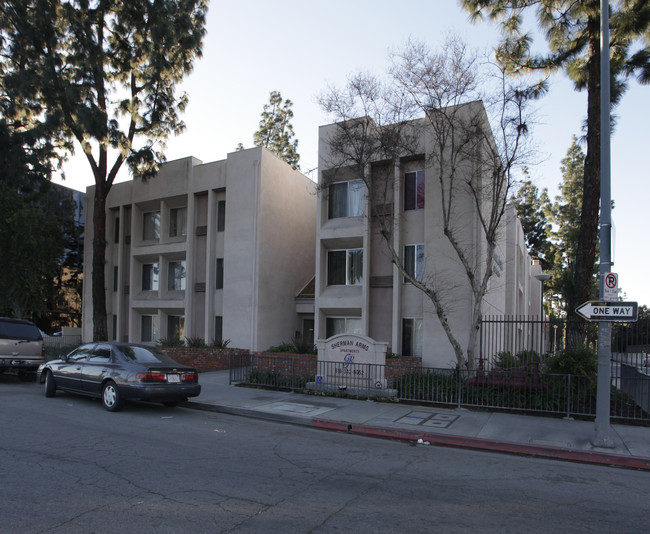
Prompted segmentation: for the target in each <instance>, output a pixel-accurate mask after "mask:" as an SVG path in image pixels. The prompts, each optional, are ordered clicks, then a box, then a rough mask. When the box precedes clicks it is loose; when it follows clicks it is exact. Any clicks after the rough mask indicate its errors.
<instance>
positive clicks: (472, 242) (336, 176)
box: [314, 102, 541, 368]
mask: <svg viewBox="0 0 650 534" xmlns="http://www.w3.org/2000/svg"><path fill="white" fill-rule="evenodd" d="M472 106H473V107H474V108H476V111H477V113H479V114H481V113H483V114H484V112H483V108H482V104H481V103H480V102H479V103H474V104H472ZM477 106H480V108H477ZM468 109H469V108H468ZM485 120H487V117H485ZM339 127H340V125H338V124H331V125H326V126H322V127H321V128H320V131H319V200H318V215H317V221H316V224H317V230H316V232H317V236H316V241H317V245H316V246H317V250H316V280H315V312H314V315H315V317H314V324H315V335H316V338H317V339H319V340H324V339H327V338H329V337H331V336H333V335H337V334H342V333H349V334H359V335H364V336H368V337H370V338H372V339H374V340H377V341H382V342H387V343H388V345H389V351H392V352H393V353H397V354H402V355H409V356H421V357H422V358H423V364H424V365H426V366H430V367H444V368H448V367H450V366H453V365H455V363H456V357H455V353H454V351H453V348H452V345H451V344H450V341H449V339H448V337H447V334H446V333H445V331H444V330H443V328H442V326H441V322H440V320H439V318H438V316H437V314H436V312H435V310H434V307H433V304H432V302H431V301H430V299H429V298H428V297H426V296H425V294H424V293H423V292H422V291H421V290H420V289H418V288H416V287H415V286H414V285H413V284H412V283H410V282H409V281H408V280H406V279H405V277H404V275H403V274H402V273H401V272H400V271H399V270H398V268H397V267H396V266H395V264H394V257H393V256H392V254H391V252H390V249H389V247H388V246H387V243H386V240H385V238H384V236H383V235H382V233H384V234H385V231H382V229H381V225H380V224H379V223H378V218H379V217H381V216H383V215H382V214H389V215H390V221H391V223H390V224H391V225H392V227H391V229H390V230H389V232H390V236H391V237H390V239H391V242H392V244H393V246H392V249H393V251H394V252H395V253H396V254H399V255H400V260H401V261H402V262H403V265H404V267H405V268H406V270H407V271H408V272H409V273H410V274H411V276H412V277H413V278H415V279H416V280H418V281H424V282H425V283H426V284H428V285H430V286H432V287H436V290H437V292H438V295H439V296H440V298H441V299H442V301H443V303H444V307H445V310H446V313H447V318H448V320H449V324H450V325H451V328H452V330H453V332H454V335H455V337H456V338H457V340H458V342H459V343H460V345H461V347H463V349H466V348H467V345H468V343H469V339H470V337H469V332H470V329H471V324H472V311H473V305H474V297H473V293H472V291H471V288H470V286H469V283H468V279H467V275H466V272H465V268H464V266H463V265H462V264H461V263H460V261H459V259H458V255H457V253H456V251H455V250H454V249H453V247H452V246H451V244H450V241H449V239H448V238H447V237H446V236H445V233H444V224H443V213H442V211H443V210H442V208H441V203H440V198H439V197H440V195H441V189H440V185H439V176H437V175H436V172H435V171H434V169H432V167H431V161H432V160H433V159H434V158H433V155H432V151H433V150H435V149H436V146H435V145H434V143H433V142H432V136H433V132H432V131H431V128H430V127H428V126H427V123H426V121H424V120H423V119H422V120H419V121H413V131H415V132H418V136H417V139H416V140H415V145H414V146H413V147H412V150H410V151H409V153H408V154H405V155H404V156H403V157H393V158H391V159H388V160H387V159H385V158H384V159H381V160H380V159H378V160H377V161H370V162H368V163H366V164H365V167H364V168H363V170H355V169H358V166H357V167H355V166H348V167H346V166H345V165H341V164H340V163H336V162H337V154H335V153H333V151H332V149H331V147H332V146H340V144H339V142H338V141H336V142H334V143H333V142H332V141H331V140H332V139H334V138H335V136H336V135H337V129H338V128H339ZM466 163H467V166H466V168H465V170H464V171H461V172H465V173H472V172H475V169H474V168H472V163H471V162H466ZM360 172H362V173H364V175H363V176H361V175H360V174H359V173H360ZM364 176H365V180H364V179H362V178H363V177H364ZM473 179H476V180H479V181H481V180H487V179H488V178H487V177H485V176H478V177H476V178H473ZM368 183H372V184H373V187H376V188H377V187H380V188H382V189H383V190H384V191H387V192H388V193H387V194H385V195H384V196H383V197H382V198H381V200H380V201H378V197H377V195H375V196H374V197H373V201H372V202H373V203H374V205H373V206H371V205H370V204H371V201H370V200H369V197H371V196H373V195H371V194H369V192H368V191H367V188H366V184H368ZM479 187H480V184H479ZM463 191H464V190H463V189H462V188H459V190H458V191H456V192H455V194H456V199H455V201H454V208H453V215H452V223H451V224H455V238H456V239H457V240H458V241H459V242H460V243H461V245H462V247H463V248H464V251H465V253H466V255H467V258H468V262H469V263H471V264H472V265H474V266H475V267H476V273H477V275H479V276H480V274H481V268H482V266H485V265H486V263H487V261H486V260H487V258H486V254H487V251H486V249H487V246H486V244H485V241H484V240H482V239H481V237H480V236H481V232H482V229H481V222H480V220H479V218H478V212H477V208H476V202H475V198H473V197H472V196H471V195H470V194H468V193H466V192H463ZM380 212H381V213H380ZM536 269H537V270H538V269H539V267H537V268H535V267H534V266H532V264H531V259H530V257H529V256H528V254H527V251H526V246H525V241H524V239H523V231H522V230H521V224H520V222H519V221H518V219H517V216H516V212H515V210H514V208H513V207H509V208H508V210H507V212H506V215H505V216H504V218H503V222H502V228H501V231H500V233H499V242H498V245H497V247H496V250H495V251H494V253H493V265H492V272H493V274H492V276H491V278H490V281H489V285H488V291H487V294H486V296H485V298H484V300H483V304H482V312H483V314H528V313H530V312H531V310H536V311H538V310H539V309H540V300H539V298H540V295H541V293H540V289H539V282H538V281H537V280H535V278H534V274H536V273H537V271H536Z"/></svg>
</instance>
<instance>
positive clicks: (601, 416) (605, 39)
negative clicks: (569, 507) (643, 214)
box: [592, 0, 614, 448]
mask: <svg viewBox="0 0 650 534" xmlns="http://www.w3.org/2000/svg"><path fill="white" fill-rule="evenodd" d="M609 93H610V90H609V0H600V298H601V299H603V300H604V296H605V290H604V278H605V274H606V273H608V272H610V271H611V265H612V258H611V254H612V252H611V245H612V243H611V234H612V232H611V229H612V199H611V197H612V193H611V177H610V142H609V131H610V117H609V97H610V95H609ZM611 359H612V323H610V322H609V321H604V322H601V323H598V380H597V389H596V426H595V435H594V439H593V441H592V444H593V445H594V446H595V447H603V448H613V447H614V443H613V441H612V440H611V438H610V422H609V416H610V413H609V410H610V388H611Z"/></svg>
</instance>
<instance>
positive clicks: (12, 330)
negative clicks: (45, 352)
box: [0, 321, 42, 341]
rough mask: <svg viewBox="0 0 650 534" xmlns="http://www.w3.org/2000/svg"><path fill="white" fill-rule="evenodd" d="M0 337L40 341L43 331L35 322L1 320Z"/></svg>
mask: <svg viewBox="0 0 650 534" xmlns="http://www.w3.org/2000/svg"><path fill="white" fill-rule="evenodd" d="M0 339H26V340H28V341H40V340H41V339H42V338H41V333H40V332H39V330H38V328H36V326H34V325H33V324H24V323H15V322H13V321H11V322H9V321H0Z"/></svg>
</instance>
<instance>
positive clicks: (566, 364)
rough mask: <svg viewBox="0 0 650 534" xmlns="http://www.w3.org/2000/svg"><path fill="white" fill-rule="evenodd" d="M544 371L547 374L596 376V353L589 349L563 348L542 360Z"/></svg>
mask: <svg viewBox="0 0 650 534" xmlns="http://www.w3.org/2000/svg"><path fill="white" fill-rule="evenodd" d="M544 372H545V373H549V374H563V375H584V376H596V374H597V373H598V355H597V354H596V353H595V352H594V351H593V350H591V349H571V350H565V351H564V352H560V353H558V354H554V355H553V356H549V357H548V358H546V360H545V361H544Z"/></svg>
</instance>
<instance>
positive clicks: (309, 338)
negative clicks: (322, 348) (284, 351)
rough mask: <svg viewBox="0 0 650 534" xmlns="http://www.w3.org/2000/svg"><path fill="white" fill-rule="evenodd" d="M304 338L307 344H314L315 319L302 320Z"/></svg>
mask: <svg viewBox="0 0 650 534" xmlns="http://www.w3.org/2000/svg"><path fill="white" fill-rule="evenodd" d="M302 340H303V341H304V342H305V343H306V344H307V345H313V344H314V320H313V319H303V320H302Z"/></svg>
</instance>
